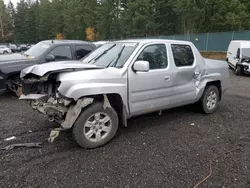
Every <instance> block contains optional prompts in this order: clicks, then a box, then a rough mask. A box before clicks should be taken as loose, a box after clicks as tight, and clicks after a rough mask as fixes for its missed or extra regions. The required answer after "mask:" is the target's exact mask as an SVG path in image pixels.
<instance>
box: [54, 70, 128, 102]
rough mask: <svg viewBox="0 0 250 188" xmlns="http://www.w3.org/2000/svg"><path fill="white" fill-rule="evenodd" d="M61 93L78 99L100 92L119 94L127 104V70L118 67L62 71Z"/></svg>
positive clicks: (59, 78) (59, 89)
mask: <svg viewBox="0 0 250 188" xmlns="http://www.w3.org/2000/svg"><path fill="white" fill-rule="evenodd" d="M58 81H60V82H61V84H60V86H59V88H58V91H59V93H60V94H62V95H64V96H66V97H68V98H73V99H74V100H78V99H80V98H82V97H84V96H90V95H99V94H111V93H112V94H119V95H120V96H121V98H122V100H123V104H127V71H124V70H123V69H117V68H112V67H110V68H107V69H95V70H84V71H77V72H71V73H61V74H60V75H59V76H58Z"/></svg>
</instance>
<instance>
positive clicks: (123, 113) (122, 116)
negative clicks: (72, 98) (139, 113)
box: [83, 93, 128, 127]
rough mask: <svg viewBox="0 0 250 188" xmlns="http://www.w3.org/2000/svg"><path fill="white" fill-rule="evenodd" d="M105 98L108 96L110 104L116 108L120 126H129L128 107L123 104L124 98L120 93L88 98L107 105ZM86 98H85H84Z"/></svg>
mask: <svg viewBox="0 0 250 188" xmlns="http://www.w3.org/2000/svg"><path fill="white" fill-rule="evenodd" d="M105 96H107V99H108V102H109V103H110V105H111V106H112V108H114V110H115V111H116V113H117V115H118V119H119V125H122V126H125V127H126V126H127V117H128V111H127V108H126V105H125V104H124V102H123V99H122V96H121V95H120V94H118V93H108V94H98V95H91V96H87V97H90V98H93V99H94V101H98V102H103V103H105ZM85 97H86V96H85ZM83 98H84V97H83Z"/></svg>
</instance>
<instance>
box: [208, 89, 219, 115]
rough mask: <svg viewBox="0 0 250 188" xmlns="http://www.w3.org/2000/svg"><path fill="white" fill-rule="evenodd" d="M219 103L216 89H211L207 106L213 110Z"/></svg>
mask: <svg viewBox="0 0 250 188" xmlns="http://www.w3.org/2000/svg"><path fill="white" fill-rule="evenodd" d="M216 103H217V95H216V93H215V92H214V91H211V92H210V93H209V95H208V97H207V108H208V109H209V110H213V109H214V108H215V106H216Z"/></svg>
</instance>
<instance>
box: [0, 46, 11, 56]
mask: <svg viewBox="0 0 250 188" xmlns="http://www.w3.org/2000/svg"><path fill="white" fill-rule="evenodd" d="M10 53H11V49H10V48H8V47H7V46H5V45H0V54H10ZM0 59H1V57H0Z"/></svg>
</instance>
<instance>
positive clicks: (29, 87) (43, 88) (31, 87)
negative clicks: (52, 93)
mask: <svg viewBox="0 0 250 188" xmlns="http://www.w3.org/2000/svg"><path fill="white" fill-rule="evenodd" d="M22 92H23V94H24V95H27V94H45V93H46V94H47V93H48V92H49V85H48V83H46V82H36V83H24V82H23V81H22Z"/></svg>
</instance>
